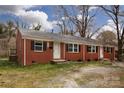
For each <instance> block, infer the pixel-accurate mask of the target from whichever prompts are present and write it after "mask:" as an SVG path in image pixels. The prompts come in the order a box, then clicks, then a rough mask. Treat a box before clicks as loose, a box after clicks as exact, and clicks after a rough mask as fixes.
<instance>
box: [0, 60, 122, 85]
mask: <svg viewBox="0 0 124 93" xmlns="http://www.w3.org/2000/svg"><path fill="white" fill-rule="evenodd" d="M110 65H111V64H110V63H109V62H104V63H103V64H101V63H99V62H88V63H73V62H70V63H68V64H34V65H32V66H26V67H22V66H19V65H17V64H15V63H14V62H9V61H8V60H7V59H0V87H63V83H64V82H63V83H59V82H57V81H56V82H57V83H56V84H52V83H51V81H52V80H53V79H54V78H56V77H57V76H59V75H63V76H66V75H67V74H68V73H70V72H76V70H78V69H79V68H82V67H90V66H91V67H93V66H110ZM121 80H123V77H121Z"/></svg>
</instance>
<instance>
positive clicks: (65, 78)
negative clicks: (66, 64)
mask: <svg viewBox="0 0 124 93" xmlns="http://www.w3.org/2000/svg"><path fill="white" fill-rule="evenodd" d="M50 82H51V84H50V86H49V87H51V86H53V85H56V84H57V85H60V87H65V88H95V87H100V88H104V87H109V88H110V87H124V67H120V66H118V64H114V66H106V67H101V66H100V67H97V66H90V67H81V68H80V69H74V70H72V71H68V72H67V73H66V74H64V75H59V76H57V77H55V78H54V79H53V80H52V81H50Z"/></svg>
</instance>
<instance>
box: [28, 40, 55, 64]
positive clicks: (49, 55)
mask: <svg viewBox="0 0 124 93" xmlns="http://www.w3.org/2000/svg"><path fill="white" fill-rule="evenodd" d="M48 43H50V42H48ZM52 47H53V44H52ZM52 59H53V49H51V48H50V47H47V49H46V51H43V52H34V50H31V40H26V62H27V65H31V64H32V61H35V62H37V63H48V62H49V61H51V60H52Z"/></svg>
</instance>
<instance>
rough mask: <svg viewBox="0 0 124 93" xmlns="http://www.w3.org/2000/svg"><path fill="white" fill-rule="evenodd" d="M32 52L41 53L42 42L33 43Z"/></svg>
mask: <svg viewBox="0 0 124 93" xmlns="http://www.w3.org/2000/svg"><path fill="white" fill-rule="evenodd" d="M34 50H35V51H43V42H42V41H34Z"/></svg>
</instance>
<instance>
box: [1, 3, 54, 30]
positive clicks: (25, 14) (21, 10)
mask: <svg viewBox="0 0 124 93" xmlns="http://www.w3.org/2000/svg"><path fill="white" fill-rule="evenodd" d="M31 7H34V6H20V5H18V6H16V5H3V6H0V11H1V13H12V14H14V15H16V16H18V17H19V18H20V19H22V20H23V22H25V23H27V24H28V25H30V26H33V25H36V24H41V25H42V28H43V29H44V30H50V29H53V26H54V22H52V21H48V15H47V14H46V13H45V12H43V11H39V10H36V11H32V10H27V9H29V8H31Z"/></svg>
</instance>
